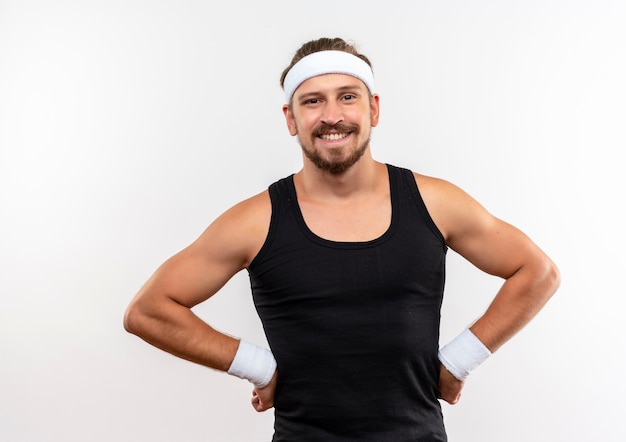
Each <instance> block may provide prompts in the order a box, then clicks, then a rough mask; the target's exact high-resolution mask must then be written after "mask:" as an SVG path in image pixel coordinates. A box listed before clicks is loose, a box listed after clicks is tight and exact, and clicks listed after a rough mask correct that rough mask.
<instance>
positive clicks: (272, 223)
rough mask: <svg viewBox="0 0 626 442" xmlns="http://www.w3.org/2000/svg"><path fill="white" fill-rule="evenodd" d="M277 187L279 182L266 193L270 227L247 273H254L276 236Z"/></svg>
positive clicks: (272, 185) (278, 191) (278, 193)
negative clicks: (267, 195) (268, 200)
mask: <svg viewBox="0 0 626 442" xmlns="http://www.w3.org/2000/svg"><path fill="white" fill-rule="evenodd" d="M289 178H290V177H289ZM286 179H288V178H286ZM282 181H284V180H282ZM279 185H280V181H277V182H275V183H273V184H271V185H270V186H269V187H268V193H269V195H270V202H271V211H272V213H271V215H270V225H269V228H268V231H267V237H266V238H265V241H264V242H263V245H262V246H261V249H260V250H259V252H258V253H257V254H256V256H255V257H254V258H253V259H252V261H250V264H249V265H248V272H249V273H253V272H254V267H255V265H256V264H257V263H258V262H260V261H261V259H262V258H263V256H264V255H266V254H267V250H268V249H269V248H270V246H271V244H272V241H273V240H274V237H275V235H276V226H277V225H278V216H279V215H278V214H279V206H280V203H279V199H280V197H279V195H280V190H279Z"/></svg>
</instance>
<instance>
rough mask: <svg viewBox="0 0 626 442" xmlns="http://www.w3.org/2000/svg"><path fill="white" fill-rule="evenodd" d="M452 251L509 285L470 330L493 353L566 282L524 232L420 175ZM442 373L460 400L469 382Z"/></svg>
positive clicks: (445, 390)
mask: <svg viewBox="0 0 626 442" xmlns="http://www.w3.org/2000/svg"><path fill="white" fill-rule="evenodd" d="M416 178H417V179H418V183H420V185H423V187H424V188H425V189H426V190H425V201H426V203H427V205H428V208H429V211H430V212H431V216H432V217H433V219H434V221H435V223H436V224H437V225H438V227H439V228H440V230H441V232H442V234H443V235H444V237H445V239H446V243H447V244H448V245H449V247H450V248H451V249H453V250H455V251H456V252H457V253H459V254H460V255H461V256H463V257H465V258H466V259H467V260H468V261H470V262H471V263H472V264H474V265H475V266H476V267H478V268H479V269H481V270H483V271H485V272H487V273H489V274H491V275H495V276H499V277H501V278H503V279H504V280H505V281H504V283H503V285H502V286H501V288H500V290H499V291H498V292H497V294H496V295H495V298H494V299H493V301H492V302H491V304H490V305H489V307H488V308H487V310H486V311H485V313H484V314H483V315H482V316H481V317H480V318H479V319H478V320H477V321H476V322H475V323H474V324H473V325H472V326H471V327H470V331H471V332H472V333H473V334H474V335H475V337H476V338H478V340H479V341H480V342H481V343H482V344H484V346H486V347H487V349H488V350H489V351H491V352H495V351H496V350H497V349H498V348H500V346H502V345H503V344H504V343H505V342H507V341H508V340H509V339H510V338H511V337H513V336H514V335H515V334H516V333H517V332H518V331H520V330H521V329H522V328H523V327H524V326H525V325H526V324H528V323H529V322H530V321H531V320H532V318H533V317H534V316H535V315H536V314H537V313H538V312H539V311H540V310H541V308H542V307H543V306H544V305H545V303H546V302H547V301H548V300H549V299H550V297H551V296H552V295H553V294H554V292H555V291H556V289H557V288H558V286H559V284H560V275H559V271H558V269H557V267H556V265H555V264H554V263H553V262H552V261H551V260H550V258H549V257H548V256H547V255H546V254H545V253H544V252H543V251H542V250H541V249H540V248H539V247H538V246H537V245H536V244H535V243H534V242H533V241H532V240H531V239H530V238H529V237H528V236H526V235H525V234H524V233H523V232H521V231H520V230H519V229H517V228H515V227H514V226H512V225H510V224H508V223H506V222H504V221H502V220H500V219H498V218H496V217H494V216H493V215H491V214H490V213H489V212H488V211H487V210H485V209H484V208H483V207H482V206H481V205H480V204H479V203H478V202H477V201H475V200H474V199H473V198H472V197H470V196H469V195H468V194H467V193H465V192H464V191H462V190H461V189H459V188H458V187H456V186H454V185H452V184H450V183H447V182H444V181H441V180H436V179H430V178H426V177H419V176H418V177H416ZM445 371H447V370H444V371H442V384H443V385H442V388H441V389H442V391H441V394H442V398H443V399H445V400H447V401H448V402H451V403H455V402H457V401H458V399H459V396H460V391H461V389H462V387H463V382H462V381H459V380H458V379H455V378H454V377H453V376H450V375H449V373H446V372H445Z"/></svg>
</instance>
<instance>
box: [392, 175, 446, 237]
mask: <svg viewBox="0 0 626 442" xmlns="http://www.w3.org/2000/svg"><path fill="white" fill-rule="evenodd" d="M397 169H399V170H400V172H401V175H402V179H403V181H404V184H405V185H407V186H408V189H409V190H410V192H411V195H412V196H413V201H414V202H415V205H416V206H417V209H418V210H419V212H420V214H421V215H422V217H423V218H424V222H426V224H427V225H428V227H429V228H430V230H431V231H432V232H433V233H434V234H435V236H437V238H438V239H439V240H440V241H441V244H442V245H443V246H444V247H445V248H447V247H448V246H447V244H446V240H445V238H444V236H443V234H442V233H441V230H439V227H437V224H435V221H433V219H432V217H431V216H430V212H428V208H427V207H426V203H424V199H423V198H422V194H421V193H420V191H419V186H418V185H417V181H415V176H414V175H413V172H412V171H411V170H409V169H403V168H397Z"/></svg>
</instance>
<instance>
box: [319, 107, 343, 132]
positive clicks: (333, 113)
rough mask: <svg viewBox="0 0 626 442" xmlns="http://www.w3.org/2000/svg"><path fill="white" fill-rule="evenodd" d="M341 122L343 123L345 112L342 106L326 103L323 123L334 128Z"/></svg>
mask: <svg viewBox="0 0 626 442" xmlns="http://www.w3.org/2000/svg"><path fill="white" fill-rule="evenodd" d="M341 121H343V111H342V108H341V105H339V104H338V103H335V102H328V103H326V106H324V112H323V114H322V123H325V124H327V125H329V126H334V125H335V124H337V123H339V122H341Z"/></svg>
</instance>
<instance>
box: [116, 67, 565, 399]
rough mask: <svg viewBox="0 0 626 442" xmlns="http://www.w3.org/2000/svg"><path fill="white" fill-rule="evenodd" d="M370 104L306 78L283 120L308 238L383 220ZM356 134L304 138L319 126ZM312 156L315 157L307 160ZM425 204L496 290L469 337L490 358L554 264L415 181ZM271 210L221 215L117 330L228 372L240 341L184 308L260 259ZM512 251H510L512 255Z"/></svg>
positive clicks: (168, 266)
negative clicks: (293, 144)
mask: <svg viewBox="0 0 626 442" xmlns="http://www.w3.org/2000/svg"><path fill="white" fill-rule="evenodd" d="M379 111H380V106H379V98H378V96H377V95H374V96H372V97H371V98H370V96H369V93H368V91H367V89H366V88H365V86H364V85H363V83H361V82H360V81H359V80H357V79H355V78H354V77H351V76H347V75H340V74H329V75H322V76H318V77H314V78H311V79H309V80H307V81H305V82H304V83H302V85H300V87H299V88H298V89H297V90H296V93H295V95H294V99H293V102H292V105H291V107H290V106H285V107H284V108H283V113H284V115H285V120H286V123H287V128H288V130H289V132H290V134H291V135H293V136H298V138H299V141H300V143H301V145H302V149H303V167H302V169H301V170H300V171H299V172H298V173H297V174H296V175H295V177H294V183H295V186H296V191H297V194H298V203H299V204H300V207H301V210H302V213H303V216H304V218H305V222H306V223H307V225H308V226H309V228H310V229H311V230H312V231H313V232H315V233H316V234H317V235H318V236H320V237H323V238H326V239H331V240H335V241H351V242H353V241H368V240H372V239H375V238H377V237H379V236H380V235H381V234H382V233H383V232H384V231H385V230H387V228H388V226H389V223H390V221H391V202H390V195H389V180H388V175H387V169H386V166H385V165H384V164H382V163H380V162H377V161H375V160H374V159H373V158H372V155H371V151H370V147H369V141H368V140H369V133H370V129H371V128H372V127H374V126H376V125H377V124H378V118H379ZM322 124H323V125H325V127H331V126H336V125H337V124H340V125H345V126H336V127H358V128H359V130H358V131H356V130H355V131H348V132H346V131H342V130H334V131H333V130H331V131H330V132H329V133H332V134H333V136H330V137H329V136H328V135H327V134H326V135H324V136H313V134H314V133H316V129H317V128H319V127H320V125H322ZM363 146H364V147H365V149H364V150H363V152H362V155H361V156H359V157H358V160H356V162H354V164H352V165H351V166H350V167H349V168H347V169H346V170H345V171H344V172H342V173H333V172H330V171H326V170H323V169H321V168H320V166H319V165H316V164H315V163H314V162H313V161H312V160H311V159H310V158H311V157H312V156H318V157H320V158H321V159H322V160H324V161H327V162H330V163H333V162H334V163H336V162H342V161H344V160H347V159H349V158H350V157H351V156H354V155H353V154H354V152H355V151H357V150H359V148H361V147H363ZM305 151H307V153H306V154H305ZM311 154H315V155H311ZM414 176H415V180H416V182H417V184H418V186H419V188H420V192H421V194H422V197H423V199H424V202H425V204H426V206H427V208H428V210H429V212H430V215H431V217H432V218H433V220H434V222H435V224H436V225H437V226H438V228H439V230H440V231H441V233H442V235H443V237H444V238H445V241H446V243H447V245H448V246H449V247H450V248H452V249H453V250H455V251H456V252H458V253H459V254H460V255H462V256H463V257H465V258H466V259H467V260H468V261H470V262H471V263H473V264H474V265H475V266H476V267H478V268H479V269H481V270H483V271H485V272H487V273H489V274H492V275H496V276H499V277H501V278H503V280H504V283H503V285H502V287H501V288H500V290H499V291H498V293H497V294H496V296H495V298H494V300H493V301H492V303H491V304H490V306H489V308H488V309H487V311H486V312H485V313H484V314H483V315H482V316H481V317H480V318H479V319H478V320H477V321H476V322H475V323H474V324H473V326H472V327H471V330H472V332H473V333H474V334H475V335H476V336H477V337H478V339H480V340H481V341H482V342H483V343H484V344H485V345H486V346H487V347H488V348H489V349H490V350H491V351H492V352H494V351H496V350H497V349H498V348H499V347H500V346H502V345H503V344H504V343H505V342H506V341H508V340H509V339H510V338H511V337H512V336H513V335H515V334H516V333H517V332H518V331H519V330H521V329H522V328H523V327H524V326H525V325H526V324H527V323H528V322H529V321H530V320H531V319H532V318H533V317H534V316H535V315H536V314H537V313H538V312H539V310H540V309H541V308H542V307H543V306H544V305H545V303H546V302H547V301H548V300H549V298H550V297H551V296H552V294H553V293H554V292H555V291H556V289H557V287H558V285H559V272H558V269H557V268H556V266H555V265H554V263H553V262H552V261H551V260H550V259H549V258H548V257H547V256H546V255H545V254H544V253H543V252H542V251H541V250H540V249H539V247H537V245H535V244H534V243H533V242H532V241H531V240H530V239H529V238H528V237H527V236H526V235H525V234H524V233H522V232H521V231H519V230H518V229H516V228H515V227H513V226H511V225H509V224H507V223H505V222H504V221H502V220H499V219H497V218H496V217H494V216H493V215H491V214H490V213H489V212H488V211H487V210H485V209H484V208H483V207H482V206H481V205H480V204H479V203H478V202H477V201H476V200H474V199H473V198H472V197H471V196H469V195H468V194H467V193H465V192H464V191H463V190H461V189H459V188H458V187H456V186H454V185H453V184H451V183H449V182H446V181H443V180H440V179H437V178H432V177H428V176H424V175H420V174H414ZM270 216H271V203H270V199H269V195H268V192H267V191H263V192H261V193H259V194H258V195H255V196H253V197H251V198H249V199H247V200H245V201H242V202H241V203H239V204H237V205H235V206H234V207H232V208H231V209H229V210H227V211H226V212H225V213H224V214H222V215H221V216H220V217H219V218H217V219H216V220H215V221H214V222H213V223H212V224H211V225H210V226H209V227H208V228H207V229H206V230H205V231H204V232H203V233H202V234H201V235H200V236H199V238H198V239H197V240H196V241H194V242H193V243H192V244H191V245H189V246H188V247H187V248H185V249H184V250H182V251H181V252H179V253H178V254H176V255H174V256H173V257H171V258H170V259H169V260H167V261H166V262H165V263H164V264H163V265H162V266H161V267H159V269H157V271H156V272H155V274H154V275H153V276H152V277H151V278H150V279H149V280H148V281H147V282H146V283H145V285H144V286H143V287H142V288H141V289H140V290H139V292H138V294H137V295H136V296H135V298H134V299H133V301H132V302H131V303H130V305H129V307H128V309H127V311H126V315H125V319H124V325H125V327H126V329H127V330H128V331H129V332H131V333H134V334H137V335H138V336H140V337H141V338H143V339H144V340H146V341H147V342H149V343H151V344H153V345H155V346H156V347H158V348H161V349H163V350H165V351H167V352H170V353H172V354H174V355H176V356H179V357H181V358H184V359H187V360H190V361H193V362H195V363H198V364H202V365H205V366H207V367H210V368H214V369H217V370H222V371H226V370H228V368H229V366H230V364H231V362H232V360H233V358H234V356H235V353H236V351H237V346H238V340H237V339H236V338H233V337H231V336H228V335H226V334H223V333H221V332H218V331H217V330H215V329H213V328H211V327H210V326H209V325H208V324H206V323H204V322H203V321H202V320H200V319H199V318H198V317H197V316H195V315H194V313H193V312H192V311H191V308H192V307H193V306H195V305H197V304H199V303H201V302H203V301H205V300H207V299H208V298H210V297H211V296H213V295H214V294H215V293H217V292H218V291H219V290H220V288H221V287H222V286H223V285H224V284H225V283H226V282H227V281H228V280H229V279H230V278H231V277H232V276H233V275H234V274H236V273H237V272H239V271H241V270H243V269H245V268H246V267H247V266H248V265H249V264H250V262H251V261H252V259H253V258H254V257H255V256H256V254H257V253H258V252H259V250H260V248H261V246H262V244H263V242H264V240H265V237H266V235H267V232H268V228H269V222H270ZM512 250H514V251H515V253H511V251H512ZM278 376H279V373H275V375H274V377H273V379H272V381H271V382H270V384H269V385H268V386H267V387H265V388H255V389H254V390H253V396H252V406H253V407H254V408H255V410H257V411H265V410H267V409H269V408H271V407H273V400H274V391H275V387H276V382H277V378H278ZM463 386H464V383H463V382H461V381H459V380H457V379H456V378H454V376H452V374H450V373H449V372H448V371H447V370H446V369H445V368H443V366H441V369H440V383H439V392H440V398H441V399H442V400H444V401H446V402H448V403H450V404H455V403H457V402H458V401H459V399H460V397H461V392H462V389H463Z"/></svg>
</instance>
